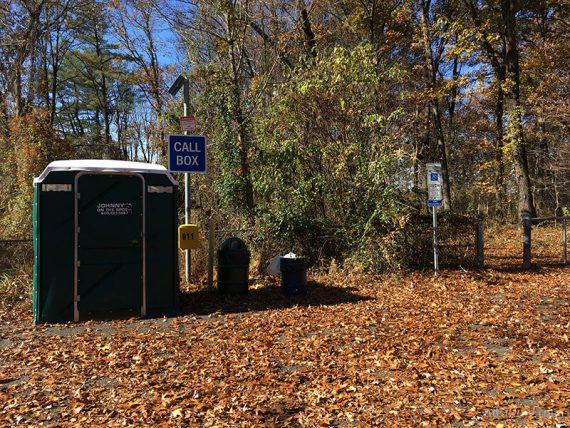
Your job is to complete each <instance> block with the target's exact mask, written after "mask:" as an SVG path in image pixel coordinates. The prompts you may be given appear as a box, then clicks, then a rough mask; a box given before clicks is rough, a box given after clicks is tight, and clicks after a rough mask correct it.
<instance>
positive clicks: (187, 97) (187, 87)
mask: <svg viewBox="0 0 570 428" xmlns="http://www.w3.org/2000/svg"><path fill="white" fill-rule="evenodd" d="M189 107H190V82H188V78H184V116H188V110H189ZM184 135H188V132H186V131H184ZM191 203H192V198H191V195H190V174H188V173H187V172H186V173H185V174H184V221H185V223H186V224H190V214H191V213H190V205H191ZM191 272H192V260H191V257H190V250H186V274H185V278H186V282H190V277H191Z"/></svg>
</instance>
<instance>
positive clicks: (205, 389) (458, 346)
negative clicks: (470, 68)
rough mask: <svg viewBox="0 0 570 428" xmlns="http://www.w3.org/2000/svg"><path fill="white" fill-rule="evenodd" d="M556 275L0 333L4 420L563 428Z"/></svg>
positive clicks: (405, 281)
mask: <svg viewBox="0 0 570 428" xmlns="http://www.w3.org/2000/svg"><path fill="white" fill-rule="evenodd" d="M497 257H501V256H497ZM489 263H490V264H493V263H495V262H494V261H493V260H492V255H490V256H489ZM567 269H568V268H566V267H561V266H547V267H542V268H540V269H538V268H537V269H535V270H532V271H529V272H522V271H519V270H518V269H516V268H515V267H514V266H505V265H504V264H503V265H499V264H495V265H494V266H492V267H491V268H488V269H486V270H480V271H468V272H467V271H464V270H454V271H451V270H447V271H444V272H443V274H442V276H441V277H438V278H434V277H433V276H432V274H431V273H430V272H423V273H418V272H415V273H402V274H390V275H381V276H359V275H350V274H346V275H343V274H337V275H329V276H322V277H313V281H312V282H311V283H310V285H309V292H308V295H307V296H305V297H297V298H291V299H290V298H286V297H285V296H283V295H282V294H281V292H280V290H279V288H278V287H275V286H271V284H270V283H269V282H268V283H263V282H261V283H258V284H257V286H256V287H254V288H253V289H252V290H250V293H249V296H247V297H245V298H241V297H233V298H232V297H226V298H223V297H219V296H217V295H216V294H215V293H214V294H212V293H208V292H204V291H193V292H189V293H188V294H187V295H186V296H185V299H184V302H185V307H184V310H185V315H181V316H178V317H173V318H164V319H148V320H123V321H112V322H95V321H93V322H86V323H81V324H67V325H53V326H38V327H33V326H31V325H30V321H31V318H26V319H23V320H22V319H20V320H13V321H10V322H5V323H4V324H3V325H2V327H1V330H0V334H1V336H0V351H1V355H0V364H1V365H0V400H1V401H0V403H1V404H0V423H1V424H2V425H4V426H14V425H18V424H32V425H42V424H45V425H52V426H65V425H75V426H79V425H85V424H87V423H89V424H91V425H104V426H141V425H147V426H188V425H191V426H195V425H198V426H244V427H246V426H247V427H250V426H318V427H321V426H339V425H346V426H367V425H379V426H441V425H451V426H493V427H499V426H504V427H507V426H512V425H513V424H519V425H523V426H524V425H526V426H556V425H557V424H558V426H560V427H562V426H565V425H564V424H565V423H566V424H567V423H568V421H569V419H570V404H569V403H570V350H569V349H570V343H569V335H570V333H569V332H570V300H569V298H570V284H569V279H570V278H569V275H568V271H567Z"/></svg>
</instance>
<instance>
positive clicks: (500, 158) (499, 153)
mask: <svg viewBox="0 0 570 428" xmlns="http://www.w3.org/2000/svg"><path fill="white" fill-rule="evenodd" d="M497 80H498V82H497V100H496V102H495V162H496V164H497V170H496V171H495V210H496V212H495V214H496V216H497V218H498V219H499V221H504V220H505V218H506V214H507V213H506V211H505V196H506V193H507V191H506V188H505V187H506V186H505V161H504V153H503V144H504V142H503V138H504V134H505V132H504V125H503V121H504V107H505V106H504V103H505V96H504V92H503V84H504V80H505V78H504V73H499V74H498V76H497Z"/></svg>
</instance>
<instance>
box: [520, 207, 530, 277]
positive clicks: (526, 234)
mask: <svg viewBox="0 0 570 428" xmlns="http://www.w3.org/2000/svg"><path fill="white" fill-rule="evenodd" d="M522 225H523V264H522V267H523V269H530V268H531V230H532V219H531V217H530V215H524V216H523V219H522Z"/></svg>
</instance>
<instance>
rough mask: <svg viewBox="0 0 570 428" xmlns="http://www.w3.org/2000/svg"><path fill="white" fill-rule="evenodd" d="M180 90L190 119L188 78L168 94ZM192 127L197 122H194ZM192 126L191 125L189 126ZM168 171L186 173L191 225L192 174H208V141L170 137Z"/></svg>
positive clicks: (180, 78)
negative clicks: (182, 92)
mask: <svg viewBox="0 0 570 428" xmlns="http://www.w3.org/2000/svg"><path fill="white" fill-rule="evenodd" d="M180 89H183V91H184V118H189V116H188V115H189V110H190V82H189V81H188V78H186V77H184V76H182V75H180V76H178V78H177V79H176V81H175V82H174V83H173V84H172V86H171V87H170V89H168V92H169V93H170V94H171V95H172V96H175V95H176V94H177V93H178V91H180ZM191 122H193V123H192V125H191V126H192V127H195V125H196V122H195V120H192V121H191ZM189 126H190V124H189ZM168 169H169V170H170V171H172V172H183V173H184V220H185V222H186V224H190V214H191V212H190V205H191V201H192V199H191V193H190V174H189V173H193V172H206V139H205V138H204V137H201V136H197V137H196V136H189V135H188V132H187V131H186V130H185V131H184V135H170V136H169V139H168ZM191 272H192V270H191V258H190V250H186V275H185V278H186V281H188V282H189V281H190V276H191Z"/></svg>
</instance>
